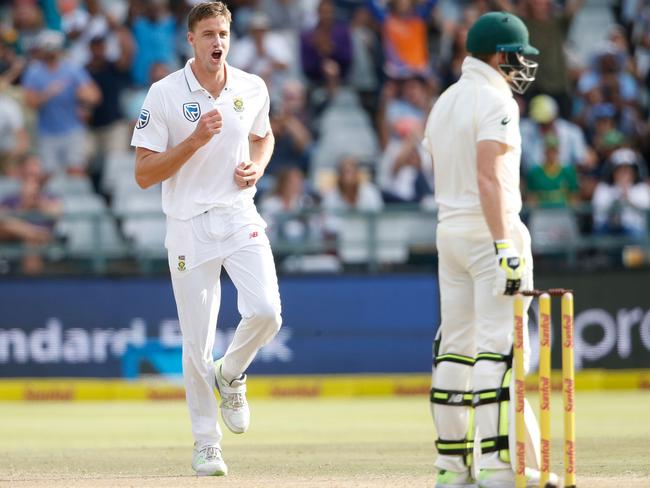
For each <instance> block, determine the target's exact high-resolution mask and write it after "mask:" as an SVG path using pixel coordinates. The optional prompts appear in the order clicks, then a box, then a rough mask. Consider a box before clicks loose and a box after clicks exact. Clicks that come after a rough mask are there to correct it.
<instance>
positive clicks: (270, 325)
mask: <svg viewBox="0 0 650 488" xmlns="http://www.w3.org/2000/svg"><path fill="white" fill-rule="evenodd" d="M265 227H266V224H265V223H264V221H263V220H262V218H261V217H260V216H259V214H258V213H257V210H256V209H255V207H254V205H253V203H252V201H250V202H247V203H245V204H244V203H242V204H239V205H236V206H235V207H234V208H232V207H229V208H213V209H211V210H209V211H207V212H205V213H203V214H201V215H198V216H197V217H194V218H193V219H191V220H187V221H180V220H175V219H171V218H168V219H167V238H166V241H165V245H166V247H167V249H168V256H169V268H170V271H171V278H172V287H173V289H174V297H175V299H176V308H177V310H178V318H179V322H180V327H181V332H182V335H183V378H184V382H185V395H186V398H187V404H188V407H189V412H190V419H191V423H192V433H193V435H194V440H195V441H196V442H197V443H199V444H201V445H204V444H211V445H218V444H219V443H220V442H221V437H222V433H221V429H220V428H219V424H218V422H217V417H218V406H217V400H216V398H215V392H214V386H215V376H214V368H213V357H212V349H213V346H214V340H215V333H216V326H217V316H218V314H219V305H220V302H221V284H220V274H221V268H222V267H224V268H225V269H226V271H227V273H228V276H230V279H231V280H232V282H233V283H234V285H235V287H236V288H237V307H238V310H239V313H240V314H241V321H240V322H239V325H238V326H237V329H236V331H235V334H234V337H233V339H232V342H231V343H230V345H229V347H228V349H227V351H226V353H225V355H224V362H223V370H222V371H223V375H224V377H225V378H226V379H227V380H232V379H235V378H238V377H239V376H240V375H242V374H243V373H244V371H246V368H248V366H249V365H250V363H251V362H252V361H253V359H254V358H255V355H256V354H257V351H258V350H259V349H260V348H261V347H262V346H264V345H265V344H267V343H268V342H269V341H270V340H271V339H273V337H274V336H275V335H276V334H277V332H278V330H279V329H280V325H281V323H282V319H281V316H280V312H281V309H280V293H279V290H278V281H277V276H276V272H275V264H274V262H273V254H272V252H271V246H270V244H269V240H268V238H267V237H266V233H265V232H264V229H265Z"/></svg>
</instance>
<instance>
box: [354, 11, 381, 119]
mask: <svg viewBox="0 0 650 488" xmlns="http://www.w3.org/2000/svg"><path fill="white" fill-rule="evenodd" d="M350 40H351V42H352V65H351V66H350V74H349V82H350V86H352V88H354V89H355V90H356V92H357V94H358V95H359V99H360V100H361V105H362V106H363V109H364V110H365V111H366V112H367V113H368V115H369V116H370V119H371V120H375V119H376V115H377V94H378V92H379V76H378V64H379V63H378V62H377V59H378V58H379V54H380V46H379V41H378V39H377V36H376V35H375V32H374V31H373V26H372V17H371V16H370V12H369V11H368V10H367V9H365V8H363V7H359V8H357V9H356V10H355V11H354V13H353V15H352V22H351V23H350Z"/></svg>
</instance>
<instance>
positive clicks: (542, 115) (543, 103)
mask: <svg viewBox="0 0 650 488" xmlns="http://www.w3.org/2000/svg"><path fill="white" fill-rule="evenodd" d="M520 129H521V138H522V140H524V141H526V144H523V145H522V158H521V159H522V165H523V167H524V170H525V171H530V170H531V169H532V168H533V167H535V166H537V165H540V164H543V163H544V162H545V160H546V154H545V152H546V147H545V146H546V144H545V141H546V138H547V137H548V136H553V137H554V138H555V139H556V140H557V145H556V146H557V147H555V150H557V151H558V152H559V154H558V159H559V161H560V163H561V164H563V165H570V166H582V165H586V164H587V163H588V159H589V157H590V152H589V151H588V147H587V143H586V141H585V137H584V133H583V132H582V129H581V128H580V127H579V126H577V125H576V124H574V123H572V122H569V121H568V120H566V119H563V118H561V117H560V116H559V107H558V104H557V102H556V101H555V99H553V97H551V96H549V95H537V96H535V97H533V99H532V100H531V101H530V105H529V107H528V117H527V118H523V119H522V120H521V122H520Z"/></svg>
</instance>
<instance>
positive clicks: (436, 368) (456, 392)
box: [430, 340, 474, 472]
mask: <svg viewBox="0 0 650 488" xmlns="http://www.w3.org/2000/svg"><path fill="white" fill-rule="evenodd" d="M438 344H439V341H438V340H437V341H436V345H434V361H433V377H432V383H433V387H432V388H431V396H430V402H431V413H432V415H433V420H434V422H435V425H436V430H437V432H438V439H437V440H436V449H437V450H438V459H437V460H436V464H435V465H436V467H437V468H438V469H446V470H449V471H457V472H461V471H465V470H466V469H468V468H469V467H471V465H472V460H473V455H472V453H473V449H474V411H473V408H472V392H471V391H469V382H470V377H471V371H472V366H473V364H474V358H471V357H467V356H462V355H459V354H437V353H438V347H437V345H438Z"/></svg>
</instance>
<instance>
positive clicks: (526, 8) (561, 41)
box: [521, 0, 583, 118]
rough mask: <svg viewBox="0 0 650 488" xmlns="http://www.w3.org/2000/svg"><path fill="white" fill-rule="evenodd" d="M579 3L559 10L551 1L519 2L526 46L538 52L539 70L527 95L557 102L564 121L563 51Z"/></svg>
mask: <svg viewBox="0 0 650 488" xmlns="http://www.w3.org/2000/svg"><path fill="white" fill-rule="evenodd" d="M582 3H583V0H567V1H566V2H564V5H563V6H562V7H558V6H557V5H556V3H555V2H553V1H552V0H523V2H522V5H521V17H522V19H523V20H524V22H525V23H526V26H527V27H528V31H529V33H530V43H531V44H532V45H533V46H536V47H537V48H538V49H539V55H538V56H537V57H536V58H535V61H537V62H538V63H539V70H538V72H537V76H536V79H535V83H534V84H533V85H532V86H531V89H530V90H528V95H529V96H533V95H536V94H538V93H546V94H548V95H551V96H552V97H553V98H555V100H556V101H557V102H558V105H559V107H560V115H561V116H562V117H564V118H568V117H569V115H570V113H571V97H570V94H569V74H568V70H567V60H566V55H565V51H564V50H565V44H566V40H567V36H568V33H569V28H570V27H571V21H572V20H573V16H574V15H575V14H576V12H577V11H578V10H579V9H580V7H581V6H582Z"/></svg>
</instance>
